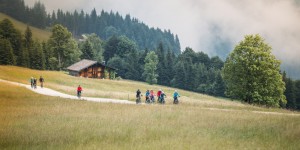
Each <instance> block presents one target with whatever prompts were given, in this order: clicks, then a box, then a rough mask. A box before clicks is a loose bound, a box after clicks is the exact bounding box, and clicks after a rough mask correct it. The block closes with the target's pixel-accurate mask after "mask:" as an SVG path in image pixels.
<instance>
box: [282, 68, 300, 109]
mask: <svg viewBox="0 0 300 150" xmlns="http://www.w3.org/2000/svg"><path fill="white" fill-rule="evenodd" d="M282 78H283V81H284V82H285V91H284V95H285V97H286V100H287V103H286V108H287V109H297V108H298V107H297V97H298V98H300V97H299V96H300V95H299V96H297V92H298V91H299V90H300V89H298V88H297V85H296V83H297V81H293V80H292V79H291V78H288V77H287V75H286V72H283V74H282ZM298 109H300V108H298Z"/></svg>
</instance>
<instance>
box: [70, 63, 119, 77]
mask: <svg viewBox="0 0 300 150" xmlns="http://www.w3.org/2000/svg"><path fill="white" fill-rule="evenodd" d="M67 70H68V71H69V74H70V75H72V76H76V77H86V78H98V79H114V78H115V74H116V73H115V70H116V69H114V68H112V67H108V66H107V65H105V64H102V63H99V62H97V61H93V60H87V59H83V60H81V61H79V62H77V63H75V64H73V65H71V66H69V67H68V68H67Z"/></svg>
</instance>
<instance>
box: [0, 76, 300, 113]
mask: <svg viewBox="0 0 300 150" xmlns="http://www.w3.org/2000/svg"><path fill="white" fill-rule="evenodd" d="M0 82H5V83H10V84H13V85H18V86H22V87H26V88H27V89H29V90H31V91H33V92H35V93H39V94H42V95H47V96H58V97H61V98H68V99H75V100H86V101H94V102H103V103H119V104H136V103H135V102H132V101H128V100H117V99H108V98H94V97H81V99H78V97H77V96H73V95H68V94H64V93H61V92H58V91H55V90H52V89H49V88H45V87H44V88H41V87H37V88H36V89H32V88H31V86H30V85H26V84H22V83H17V82H12V81H7V80H2V79H0ZM202 109H205V110H212V111H233V112H237V111H244V110H235V109H220V108H209V107H204V108H202ZM249 112H252V113H258V114H266V115H289V116H300V114H299V113H292V112H291V113H280V112H267V111H249Z"/></svg>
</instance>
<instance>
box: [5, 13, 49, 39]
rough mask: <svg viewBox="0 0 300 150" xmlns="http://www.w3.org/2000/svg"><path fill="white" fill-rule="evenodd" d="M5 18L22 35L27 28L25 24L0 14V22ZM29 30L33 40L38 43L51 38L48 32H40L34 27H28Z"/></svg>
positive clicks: (40, 30)
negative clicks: (36, 40)
mask: <svg viewBox="0 0 300 150" xmlns="http://www.w3.org/2000/svg"><path fill="white" fill-rule="evenodd" d="M5 18H7V19H9V20H10V21H11V22H12V23H13V25H14V27H15V28H16V29H18V30H20V31H21V32H22V34H24V32H25V30H26V28H27V25H26V24H24V23H23V22H20V21H18V20H16V19H14V18H12V17H10V16H7V15H5V14H3V13H0V21H2V20H3V19H5ZM30 29H31V31H32V36H33V39H38V40H40V41H47V40H48V39H49V37H50V36H51V32H49V31H46V30H42V29H39V28H35V27H32V26H30Z"/></svg>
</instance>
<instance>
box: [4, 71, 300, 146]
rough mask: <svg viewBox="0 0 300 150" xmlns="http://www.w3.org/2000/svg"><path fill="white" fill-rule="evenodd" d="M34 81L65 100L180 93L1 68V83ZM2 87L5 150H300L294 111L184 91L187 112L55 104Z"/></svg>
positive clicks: (181, 107) (182, 109) (171, 107)
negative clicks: (78, 92) (79, 92)
mask: <svg viewBox="0 0 300 150" xmlns="http://www.w3.org/2000/svg"><path fill="white" fill-rule="evenodd" d="M33 75H34V76H36V77H38V76H39V75H43V76H44V77H45V80H46V87H51V88H53V89H56V90H60V91H62V92H65V93H73V92H71V91H74V90H75V89H76V86H77V84H82V85H83V87H85V93H84V94H87V95H89V96H99V97H101V96H105V94H103V93H107V92H108V93H109V92H110V93H111V94H110V95H114V94H115V92H117V93H120V95H119V97H121V98H124V97H123V96H125V97H126V94H130V96H131V95H132V96H134V94H135V93H134V91H135V90H136V88H137V87H140V88H141V89H146V88H153V89H156V88H163V89H165V90H166V91H168V92H169V93H171V92H172V91H173V90H174V89H172V88H167V87H161V86H150V85H147V84H145V83H141V82H133V81H127V80H121V81H110V80H95V79H85V78H75V77H71V76H69V75H67V74H65V73H64V72H55V71H37V70H30V69H26V68H20V67H13V66H0V79H5V80H9V81H16V82H21V83H26V84H28V79H29V78H30V77H31V76H33ZM0 83H1V84H0V149H272V150H273V149H295V150H296V149H299V147H300V142H299V141H300V116H299V115H289V114H291V113H292V112H290V111H286V110H281V109H267V108H261V107H255V106H250V105H244V104H241V103H239V102H236V101H230V100H224V99H220V98H215V97H210V96H206V95H202V94H197V93H193V92H188V91H183V90H179V91H180V93H181V95H183V96H182V97H181V99H182V101H181V103H180V105H171V104H167V105H164V106H162V105H124V104H107V103H96V102H88V101H78V100H67V99H61V98H58V97H47V96H43V95H39V94H36V93H33V92H32V91H30V90H28V89H26V88H23V87H18V86H14V85H10V84H7V83H3V82H0ZM90 90H91V91H93V92H90ZM98 93H100V94H98ZM124 93H126V94H124ZM123 94H124V95H123ZM108 95H109V94H108ZM108 97H112V98H114V97H118V96H108ZM168 98H170V97H168ZM208 108H216V109H208ZM252 110H256V111H272V112H279V113H281V114H261V113H253V112H252ZM294 114H299V113H294Z"/></svg>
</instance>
